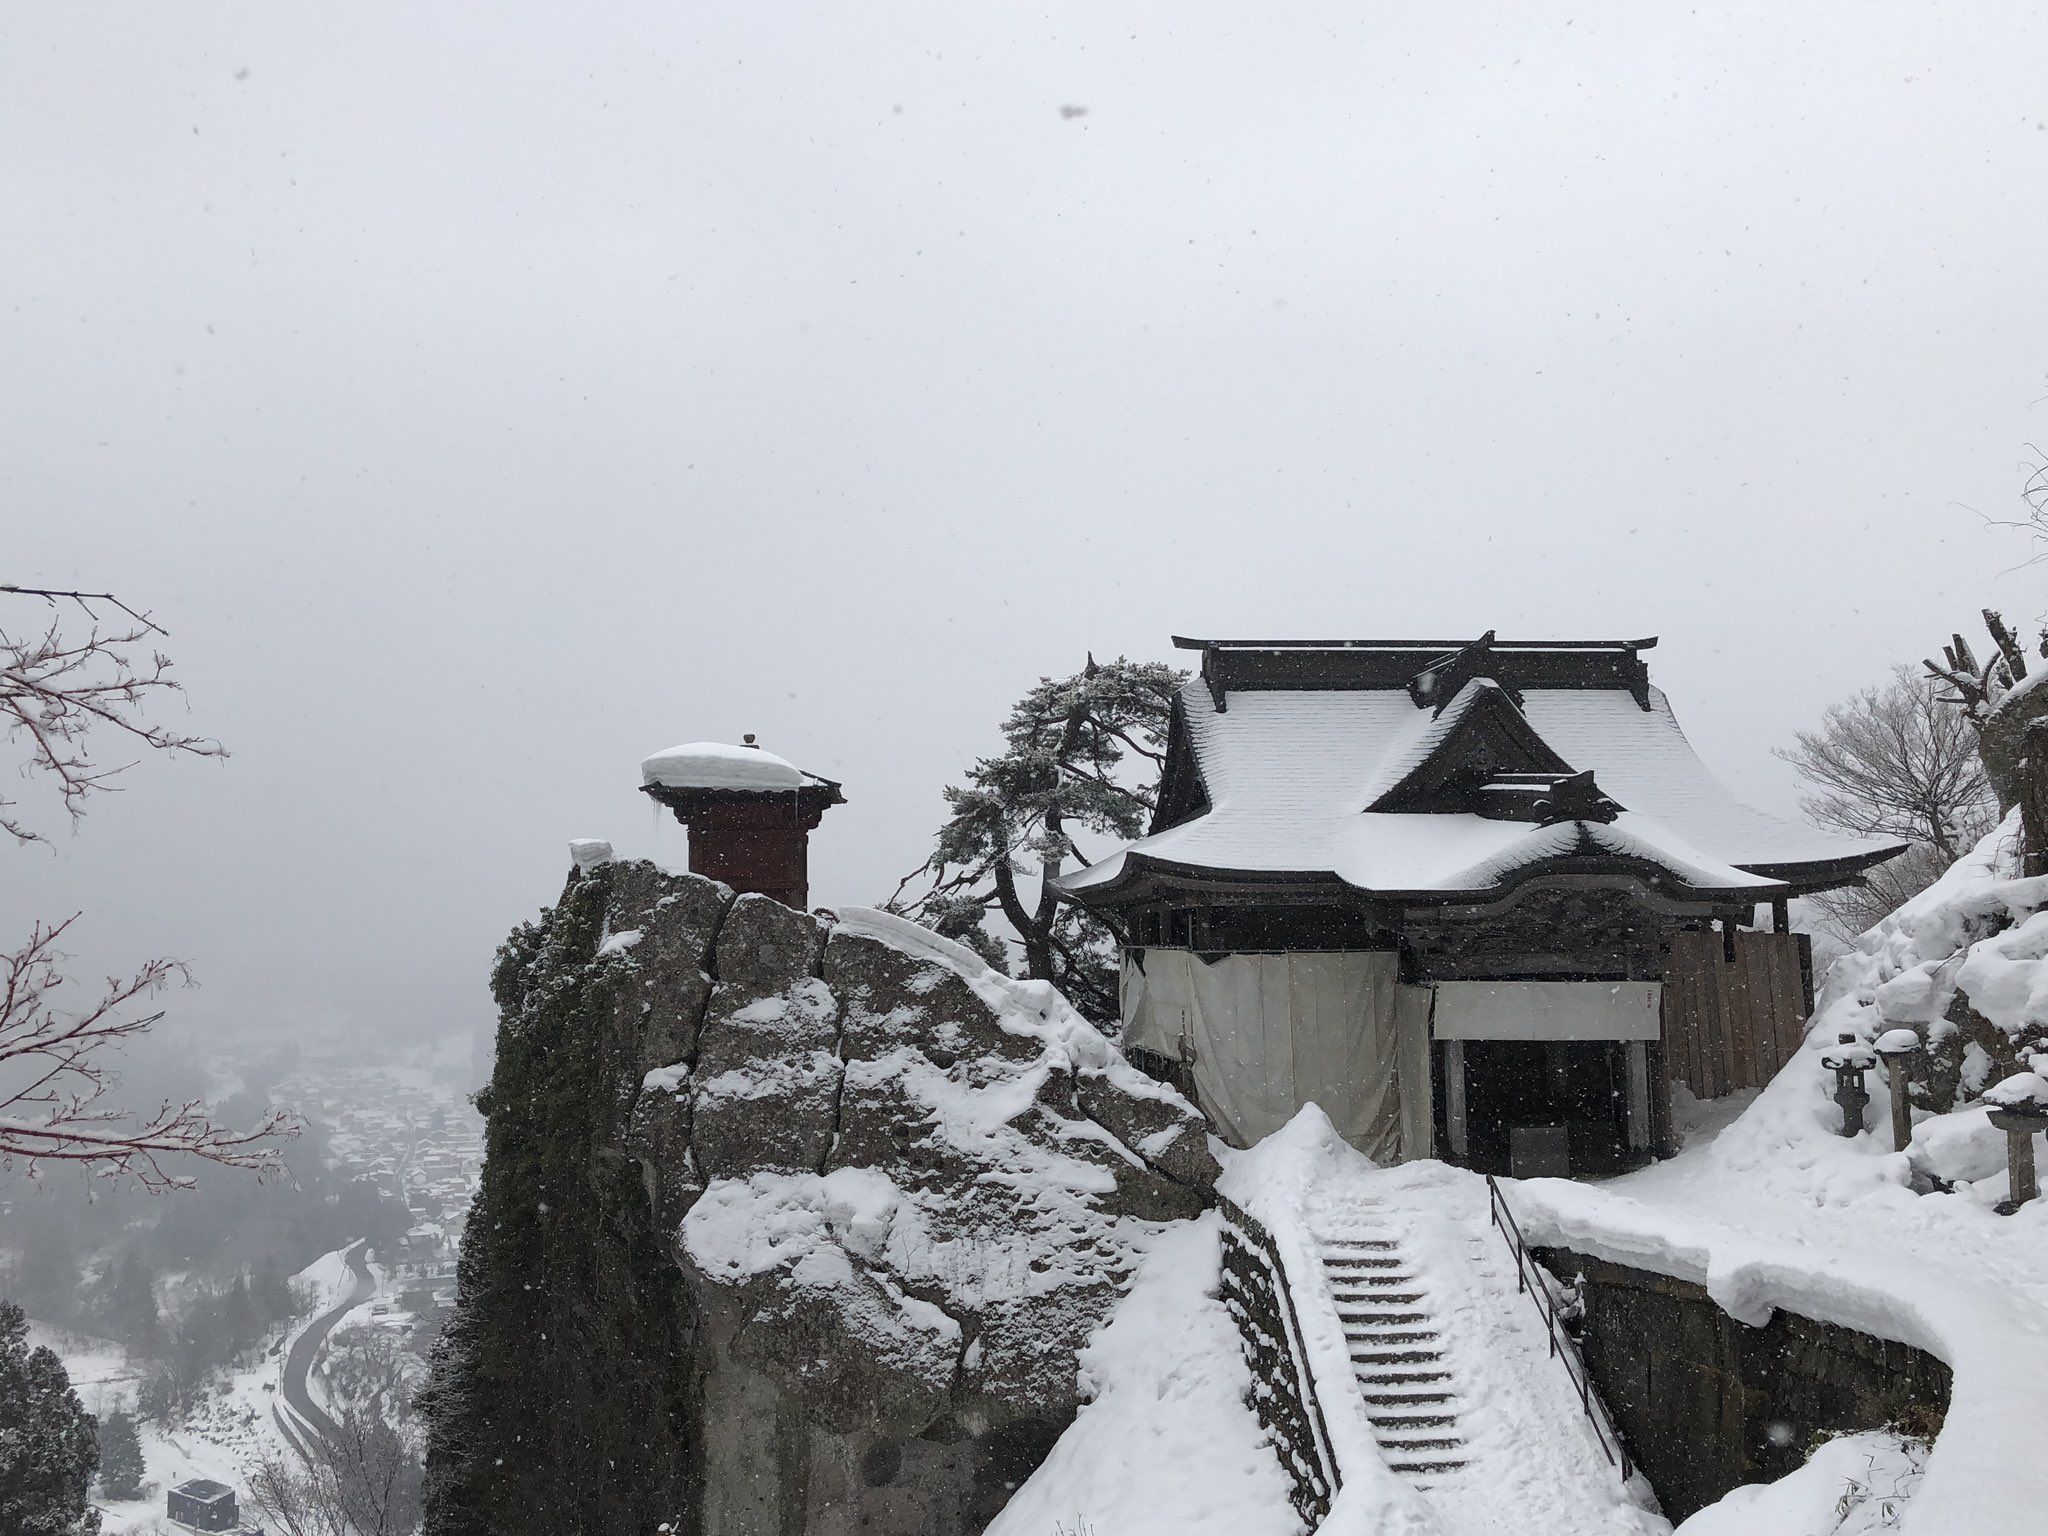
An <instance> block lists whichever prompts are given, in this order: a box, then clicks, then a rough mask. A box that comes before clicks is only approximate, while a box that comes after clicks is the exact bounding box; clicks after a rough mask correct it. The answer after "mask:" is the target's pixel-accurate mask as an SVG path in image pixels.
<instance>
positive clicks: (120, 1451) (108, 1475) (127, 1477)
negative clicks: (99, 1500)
mask: <svg viewBox="0 0 2048 1536" xmlns="http://www.w3.org/2000/svg"><path fill="white" fill-rule="evenodd" d="M142 1471H143V1468H142V1438H141V1436H139V1435H137V1434H136V1432H135V1421H134V1420H133V1419H131V1418H130V1417H128V1415H127V1414H125V1413H123V1412H121V1411H120V1410H119V1409H116V1410H115V1411H114V1412H112V1413H110V1414H108V1415H107V1416H106V1417H105V1418H104V1419H102V1420H100V1488H101V1491H103V1492H104V1493H105V1494H106V1496H107V1497H108V1498H110V1499H136V1498H140V1497H141V1496H142Z"/></svg>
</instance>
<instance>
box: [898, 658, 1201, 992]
mask: <svg viewBox="0 0 2048 1536" xmlns="http://www.w3.org/2000/svg"><path fill="white" fill-rule="evenodd" d="M1185 678H1186V674H1185V673H1183V672H1179V671H1176V670H1175V669H1174V668H1172V667H1168V666H1162V665H1160V664H1159V663H1157V662H1138V661H1126V660H1125V659H1124V658H1122V657H1121V656H1119V657H1118V658H1117V659H1116V660H1115V661H1112V662H1098V661H1096V660H1095V658H1094V657H1093V656H1090V657H1089V658H1088V664H1087V665H1086V666H1085V667H1083V668H1082V669H1081V670H1080V671H1079V672H1076V673H1075V674H1074V675H1073V676H1072V677H1063V678H1057V679H1055V678H1040V679H1039V681H1038V686H1037V687H1035V688H1033V689H1032V690H1031V691H1030V692H1029V693H1027V694H1026V695H1025V696H1024V697H1023V698H1022V699H1020V700H1019V701H1018V702H1017V706H1016V707H1015V708H1014V709H1012V710H1011V711H1010V715H1009V718H1008V719H1006V720H1005V721H1004V722H1003V727H1002V729H1003V741H1004V751H1003V752H1002V753H1001V755H999V756H996V757H985V758H982V759H981V760H980V761H978V762H977V763H975V765H974V766H973V768H971V769H969V770H968V773H967V782H966V783H965V784H959V785H950V786H948V787H947V789H946V803H947V805H948V806H950V807H951V808H952V812H953V814H952V817H951V818H950V819H949V820H948V821H947V822H946V824H945V825H944V826H943V827H941V828H940V829H939V835H938V847H937V849H936V850H935V851H934V852H933V854H932V856H931V858H930V859H928V860H926V861H925V863H924V864H923V865H922V866H920V867H919V868H918V869H917V870H915V871H913V872H912V873H911V874H910V875H909V876H908V877H907V878H906V879H905V880H904V881H903V884H902V885H901V886H899V887H898V888H897V900H896V901H895V902H892V905H894V906H896V907H897V908H898V910H901V911H903V912H905V913H907V914H908V915H910V916H912V917H916V918H918V919H919V920H920V921H922V922H925V923H927V924H928V925H930V926H931V927H933V928H935V929H937V930H938V931H939V932H940V933H942V934H944V935H946V937H948V938H951V939H955V940H958V941H960V942H962V943H965V944H967V945H969V946H970V947H972V948H974V949H976V950H979V951H980V952H981V953H982V955H983V956H984V958H989V959H992V960H994V961H996V962H997V963H998V964H1000V963H1001V962H1002V952H1001V949H1000V947H999V945H998V944H997V941H996V940H995V939H994V938H993V937H992V936H991V935H990V934H989V933H988V931H987V930H986V929H985V928H983V927H982V921H983V919H984V918H985V917H986V916H987V914H988V911H989V909H990V908H991V907H993V908H996V909H997V910H999V911H1000V912H1001V913H1002V915H1003V916H1004V918H1006V919H1007V920H1008V922H1009V924H1010V926H1011V927H1012V928H1014V929H1016V931H1017V936H1018V938H1019V939H1020V940H1021V941H1022V944H1023V949H1024V969H1025V974H1026V975H1028V976H1030V977H1033V978H1034V979H1036V980H1039V981H1049V982H1051V983H1052V984H1053V985H1054V986H1056V987H1058V988H1059V989H1060V991H1061V992H1062V993H1064V994H1065V995H1066V997H1067V1000H1068V1001H1069V1002H1071V1003H1072V1004H1073V1005H1074V1006H1075V1007H1076V1008H1078V1009H1079V1010H1080V1011H1081V1012H1082V1013H1083V1014H1085V1015H1087V1016H1088V1017H1089V1018H1091V1019H1094V1020H1096V1021H1098V1022H1108V1021H1109V1020H1111V1019H1114V1018H1115V1017H1116V945H1117V935H1116V934H1115V933H1114V932H1113V931H1112V930H1111V929H1110V928H1109V927H1108V926H1107V924H1105V923H1104V922H1103V921H1102V919H1101V918H1099V917H1097V916H1096V915H1095V914H1093V913H1091V912H1087V911H1084V910H1083V909H1080V908H1077V907H1072V906H1062V905H1061V904H1060V902H1059V900H1058V897H1057V895H1056V894H1055V892H1054V890H1053V888H1052V881H1053V880H1054V879H1056V878H1057V877H1058V876H1059V874H1060V872H1061V870H1062V869H1063V868H1065V865H1066V860H1067V859H1068V858H1070V857H1071V858H1077V859H1078V858H1079V857H1080V854H1079V850H1077V849H1076V848H1075V846H1074V839H1073V834H1074V833H1075V832H1076V831H1088V832H1094V833H1096V834H1098V835H1101V836H1105V837H1112V838H1116V839H1118V840H1119V841H1121V840H1125V839H1129V838H1134V837H1137V836H1138V835H1139V834H1140V833H1142V832H1143V831H1144V830H1145V824H1146V821H1147V819H1148V817H1149V816H1150V813H1151V810H1152V804H1153V793H1154V791H1153V788H1152V785H1151V784H1150V783H1149V782H1140V783H1136V784H1130V783H1125V782H1123V781H1122V780H1121V779H1120V778H1119V777H1118V770H1119V769H1120V768H1121V767H1122V766H1123V764H1124V759H1125V754H1126V753H1131V754H1135V755H1136V756H1138V757H1141V758H1145V759H1148V760H1149V762H1150V764H1151V766H1152V768H1153V769H1154V770H1156V769H1158V768H1159V767H1161V766H1162V765H1163V764H1164V762H1165V759H1166V733H1167V724H1168V721H1169V720H1170V719H1171V717H1172V713H1173V698H1174V694H1175V692H1176V691H1177V690H1178V689H1179V687H1180V685H1181V683H1182V682H1183V681H1184V680H1185ZM1145 777H1146V778H1148V779H1149V778H1150V777H1151V775H1149V774H1148V775H1145ZM1082 862H1083V863H1085V862H1086V861H1085V860H1082ZM1020 874H1025V875H1027V876H1028V875H1034V874H1035V875H1036V876H1037V877H1038V891H1037V894H1036V896H1035V898H1034V899H1033V900H1032V901H1031V902H1029V903H1027V902H1026V901H1025V899H1024V895H1023V893H1022V892H1021V891H1020V890H1019V888H1018V883H1017V880H1018V876H1019V875H1020ZM919 881H925V882H927V884H926V886H925V889H924V890H923V892H922V894H921V895H919V896H917V897H916V898H915V899H914V900H909V901H905V900H903V899H902V898H903V896H904V892H905V891H906V890H908V889H911V888H912V887H913V886H915V885H916V884H917V883H918V882H919Z"/></svg>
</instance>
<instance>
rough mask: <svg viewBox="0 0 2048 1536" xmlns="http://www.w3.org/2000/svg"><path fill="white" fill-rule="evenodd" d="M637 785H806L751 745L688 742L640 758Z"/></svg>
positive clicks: (785, 764)
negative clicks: (638, 783) (736, 745)
mask: <svg viewBox="0 0 2048 1536" xmlns="http://www.w3.org/2000/svg"><path fill="white" fill-rule="evenodd" d="M640 782H641V783H643V784H659V785H662V786H663V787H665V788H668V789H801V788H803V786H804V785H805V784H807V783H809V782H810V781H809V779H808V778H806V776H805V775H804V772H803V770H802V769H800V768H798V767H797V766H796V764H794V763H792V762H790V761H789V760H788V759H787V758H782V757H777V756H776V755H775V754H774V753H773V752H769V751H765V750H763V749H762V748H760V747H757V746H755V745H753V744H752V743H751V742H749V743H748V744H747V745H746V746H743V747H735V746H730V745H728V744H727V743H725V742H722V741H692V742H686V743H684V744H683V745H682V746H680V747H670V748H669V749H668V750H667V751H666V752H657V753H655V754H654V755H653V756H652V757H648V758H643V759H642V760H641V763H640Z"/></svg>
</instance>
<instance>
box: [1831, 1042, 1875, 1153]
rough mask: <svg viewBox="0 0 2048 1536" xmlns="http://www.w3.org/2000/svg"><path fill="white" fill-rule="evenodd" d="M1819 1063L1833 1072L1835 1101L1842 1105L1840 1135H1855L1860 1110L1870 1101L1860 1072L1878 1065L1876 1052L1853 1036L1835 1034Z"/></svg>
mask: <svg viewBox="0 0 2048 1536" xmlns="http://www.w3.org/2000/svg"><path fill="white" fill-rule="evenodd" d="M1820 1064H1821V1065H1822V1066H1824V1067H1826V1068H1827V1069H1828V1070H1829V1071H1830V1072H1832V1073H1834V1074H1835V1102H1836V1103H1837V1104H1839V1105H1841V1106H1842V1134H1843V1135H1844V1136H1854V1135H1856V1134H1857V1133H1858V1132H1860V1131H1861V1130H1862V1129H1863V1111H1864V1108H1865V1107H1866V1106H1867V1105H1868V1104H1869V1103H1870V1090H1869V1089H1867V1088H1865V1087H1864V1086H1863V1074H1864V1073H1866V1072H1868V1071H1869V1070H1870V1069H1871V1068H1872V1067H1874V1066H1876V1065H1877V1054H1876V1053H1875V1052H1874V1051H1872V1050H1871V1049H1870V1048H1869V1047H1868V1046H1863V1045H1858V1044H1857V1043H1856V1037H1855V1036H1854V1035H1837V1036H1836V1037H1835V1048H1834V1049H1833V1050H1831V1051H1829V1052H1828V1053H1827V1055H1825V1056H1823V1057H1821V1059H1820Z"/></svg>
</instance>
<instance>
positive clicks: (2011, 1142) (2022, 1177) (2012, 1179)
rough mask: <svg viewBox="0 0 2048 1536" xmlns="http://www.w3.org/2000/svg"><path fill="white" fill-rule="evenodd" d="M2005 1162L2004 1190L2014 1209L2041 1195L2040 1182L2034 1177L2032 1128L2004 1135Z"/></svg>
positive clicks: (2008, 1132)
mask: <svg viewBox="0 0 2048 1536" xmlns="http://www.w3.org/2000/svg"><path fill="white" fill-rule="evenodd" d="M2005 1154H2006V1161H2007V1163H2008V1164H2009V1165H2010V1166H2009V1169H2008V1175H2007V1184H2006V1188H2007V1189H2008V1190H2009V1191H2010V1192H2011V1197H2012V1203H2013V1206H2014V1208H2015V1209H2017V1208H2018V1207H2020V1206H2022V1205H2025V1204H2026V1203H2027V1202H2028V1201H2029V1200H2032V1199H2034V1198H2036V1197H2037V1196H2039V1194H2040V1193H2041V1186H2040V1182H2039V1181H2038V1180H2037V1179H2036V1178H2035V1177H2034V1132H2033V1129H2032V1127H2028V1128H2027V1129H2025V1130H2018V1131H2007V1132H2006V1133H2005Z"/></svg>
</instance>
